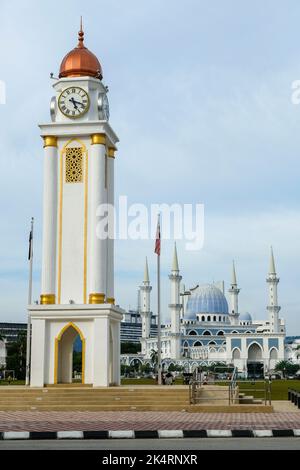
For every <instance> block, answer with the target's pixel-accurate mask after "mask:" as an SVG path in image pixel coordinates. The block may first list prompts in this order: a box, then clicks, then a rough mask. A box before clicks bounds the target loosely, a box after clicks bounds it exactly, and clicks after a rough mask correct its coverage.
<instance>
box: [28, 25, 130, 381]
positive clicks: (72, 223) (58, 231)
mask: <svg viewBox="0 0 300 470" xmlns="http://www.w3.org/2000/svg"><path fill="white" fill-rule="evenodd" d="M53 88H54V92H55V94H54V96H53V97H52V99H51V103H50V115H51V122H49V123H46V124H41V125H40V126H39V127H40V130H41V136H42V139H43V147H44V156H43V158H44V191H43V245H42V279H41V295H40V303H39V304H38V305H30V306H29V313H30V316H31V322H32V348H31V379H30V384H31V386H44V385H45V384H56V383H64V382H66V383H68V382H72V356H73V343H74V341H75V339H76V338H77V336H78V335H79V337H80V339H81V343H82V383H86V384H92V385H94V386H108V385H110V384H119V381H120V377H119V375H120V374H119V370H120V321H121V319H122V313H123V311H122V310H121V309H120V308H119V307H117V306H115V298H114V240H113V239H112V237H109V235H111V234H112V233H113V220H112V219H110V218H109V217H107V207H108V205H111V206H114V164H115V152H116V150H117V148H116V143H117V142H118V137H117V135H116V134H115V132H114V131H113V129H112V127H111V126H110V124H109V105H108V99H107V92H108V88H107V87H106V86H105V85H104V83H103V72H102V67H101V65H100V62H99V61H98V59H97V57H96V56H95V55H94V54H93V53H92V52H90V51H89V50H88V49H87V48H86V47H85V45H84V32H83V30H82V25H81V28H80V31H79V33H78V45H77V47H75V48H74V49H73V50H71V51H70V52H69V53H68V54H67V55H66V56H65V57H64V59H63V61H62V63H61V66H60V71H59V78H58V79H55V82H54V85H53ZM106 219H107V220H106ZM105 221H106V222H105ZM102 227H104V228H102Z"/></svg>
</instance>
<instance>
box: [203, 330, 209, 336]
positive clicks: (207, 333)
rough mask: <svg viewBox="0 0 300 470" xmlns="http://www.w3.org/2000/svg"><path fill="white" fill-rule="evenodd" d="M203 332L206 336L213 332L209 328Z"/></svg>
mask: <svg viewBox="0 0 300 470" xmlns="http://www.w3.org/2000/svg"><path fill="white" fill-rule="evenodd" d="M202 334H203V335H204V336H211V332H210V331H208V330H205V331H204V332H203V333H202Z"/></svg>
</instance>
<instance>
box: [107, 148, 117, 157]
mask: <svg viewBox="0 0 300 470" xmlns="http://www.w3.org/2000/svg"><path fill="white" fill-rule="evenodd" d="M115 152H116V149H114V148H113V147H108V156H109V157H110V158H115Z"/></svg>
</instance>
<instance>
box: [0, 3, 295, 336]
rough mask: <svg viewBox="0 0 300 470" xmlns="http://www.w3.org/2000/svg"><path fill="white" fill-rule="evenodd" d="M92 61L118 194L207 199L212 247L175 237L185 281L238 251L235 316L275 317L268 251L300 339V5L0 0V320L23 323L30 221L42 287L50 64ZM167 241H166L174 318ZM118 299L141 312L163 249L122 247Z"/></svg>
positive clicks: (206, 279)
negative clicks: (80, 42) (85, 57)
mask: <svg viewBox="0 0 300 470" xmlns="http://www.w3.org/2000/svg"><path fill="white" fill-rule="evenodd" d="M80 15H82V16H83V22H84V30H85V44H86V46H87V47H88V48H89V49H90V50H91V51H92V52H93V53H94V54H96V55H97V57H98V58H99V60H100V62H101V65H102V69H103V75H104V81H105V84H106V85H108V86H109V90H110V91H109V101H110V113H111V118H110V124H111V125H112V127H113V129H114V130H115V131H116V133H117V134H118V136H119V139H120V142H119V144H118V148H119V150H118V152H117V157H116V160H115V168H116V185H115V190H116V197H118V196H120V195H126V196H127V197H128V201H129V202H131V203H136V202H138V203H144V204H146V205H148V206H149V205H150V204H151V203H180V204H183V203H191V204H196V203H202V204H204V207H205V233H204V245H203V248H202V249H201V250H199V251H187V250H186V249H185V243H184V241H178V242H177V247H178V258H179V265H180V269H181V274H182V276H183V282H184V283H185V285H186V287H192V286H194V285H195V284H197V283H211V282H217V281H220V280H224V281H225V287H226V289H228V287H229V283H230V278H231V264H232V260H233V259H234V260H235V263H236V271H237V277H238V284H239V287H240V288H241V292H240V299H239V300H240V302H239V304H240V311H241V312H245V311H248V312H250V313H251V314H252V316H253V318H254V319H265V318H266V316H267V313H266V305H267V298H268V297H267V285H266V276H267V272H268V266H269V252H270V246H271V245H272V246H273V249H274V255H275V262H276V268H277V273H278V276H279V277H280V283H279V287H278V291H279V304H280V305H281V307H282V310H281V316H282V317H283V318H285V320H286V323H287V333H288V334H298V335H300V321H299V316H300V308H299V294H298V292H299V291H298V289H299V282H300V279H299V272H300V269H299V267H300V251H299V240H300V208H299V176H300V175H299V173H300V159H299V154H300V131H299V129H300V105H295V104H293V103H292V100H291V96H292V83H293V82H294V81H295V80H299V79H300V41H299V38H300V32H299V20H300V3H299V2H297V1H296V0H295V1H294V0H285V1H284V2H283V1H279V0H276V1H275V0H272V1H268V0H265V1H264V2H261V1H257V0H251V1H247V0H246V1H243V2H241V1H239V0H226V1H224V0H185V1H184V2H182V1H178V0H163V1H162V0H152V1H146V0H127V1H126V2H125V1H121V0H110V1H109V2H107V1H106V2H104V1H102V0H99V1H93V0H86V1H85V2H82V1H78V0H72V1H70V0H66V1H64V2H61V1H60V2H58V1H57V0H51V2H50V1H44V2H41V1H34V0H27V1H26V2H21V1H16V0H15V1H14V0H9V1H8V0H0V17H1V29H0V81H2V82H4V83H5V86H6V103H5V104H0V171H1V183H0V215H1V231H0V321H24V322H25V321H26V315H27V313H26V302H27V289H28V261H27V251H28V232H29V226H30V218H31V216H34V217H35V248H34V250H35V252H34V286H33V287H34V298H35V299H38V298H39V294H40V268H41V226H42V184H43V181H42V175H43V167H42V165H43V149H42V141H41V138H40V136H39V129H38V124H39V123H45V122H49V120H50V115H49V103H50V98H51V96H52V95H53V90H52V81H51V80H50V78H49V74H50V72H53V73H54V75H57V74H58V70H59V65H60V62H61V60H62V59H63V57H64V55H65V54H66V53H67V52H68V51H69V50H71V49H72V48H73V47H74V46H75V45H76V43H77V32H78V29H79V18H80ZM173 243H174V242H173V240H168V241H163V243H162V254H161V265H162V312H163V317H164V318H165V319H167V318H168V311H167V310H168V309H167V306H168V303H169V301H170V299H169V290H170V289H169V287H170V286H169V281H168V274H169V271H170V268H171V263H172V252H173ZM115 252H116V258H115V282H116V293H115V297H116V300H117V303H118V304H120V305H121V306H122V307H124V308H125V309H126V308H129V307H130V308H134V307H135V306H136V298H137V287H138V285H139V284H140V283H141V281H142V278H143V269H144V259H145V256H148V262H149V269H150V278H151V282H152V285H153V295H152V308H153V310H154V311H156V282H155V279H156V264H155V263H156V257H155V254H154V243H153V241H152V240H148V241H144V240H143V241H142V240H138V241H132V240H120V241H117V242H116V249H115Z"/></svg>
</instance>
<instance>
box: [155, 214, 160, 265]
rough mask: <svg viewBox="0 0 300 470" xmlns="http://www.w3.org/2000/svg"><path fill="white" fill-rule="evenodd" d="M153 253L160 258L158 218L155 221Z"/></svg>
mask: <svg viewBox="0 0 300 470" xmlns="http://www.w3.org/2000/svg"><path fill="white" fill-rule="evenodd" d="M154 253H156V254H157V255H158V256H160V221H159V216H158V220H157V229H156V239H155V250H154Z"/></svg>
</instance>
